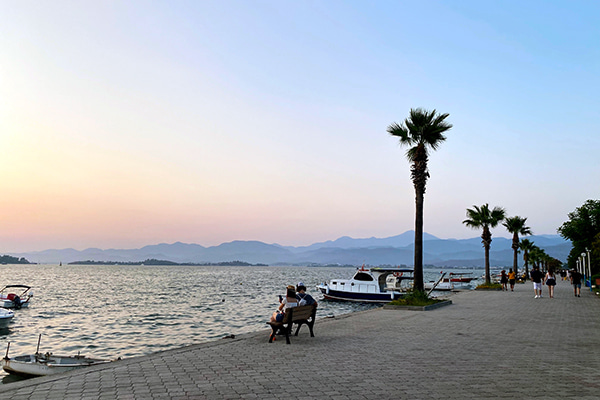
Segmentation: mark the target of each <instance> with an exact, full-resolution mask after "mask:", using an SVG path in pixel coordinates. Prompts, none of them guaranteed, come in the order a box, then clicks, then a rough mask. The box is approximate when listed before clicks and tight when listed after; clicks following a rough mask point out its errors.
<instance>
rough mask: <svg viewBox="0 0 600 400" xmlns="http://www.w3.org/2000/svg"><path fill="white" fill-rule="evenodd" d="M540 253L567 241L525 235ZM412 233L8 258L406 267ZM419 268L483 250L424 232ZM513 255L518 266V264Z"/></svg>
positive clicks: (471, 257) (506, 253) (507, 251)
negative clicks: (284, 243) (304, 242)
mask: <svg viewBox="0 0 600 400" xmlns="http://www.w3.org/2000/svg"><path fill="white" fill-rule="evenodd" d="M528 239H529V240H531V241H533V242H534V243H535V244H536V245H537V246H538V247H540V248H542V249H544V250H545V251H546V253H547V254H548V255H550V256H552V257H555V258H557V259H559V260H561V261H563V262H566V260H567V256H568V255H569V251H570V250H571V242H568V241H566V240H564V239H563V238H562V237H560V236H558V235H537V236H535V235H534V236H529V237H528ZM511 245H512V240H511V239H507V238H502V237H496V238H493V241H492V246H491V249H490V264H491V265H492V266H511V265H512V260H513V250H512V248H511ZM413 247H414V232H413V231H407V232H404V233H403V234H401V235H397V236H391V237H388V238H375V237H372V238H368V239H353V238H351V237H347V236H344V237H340V238H339V239H336V240H333V241H326V242H319V243H314V244H311V245H310V246H301V247H294V246H281V245H279V244H267V243H263V242H259V241H240V240H236V241H233V242H227V243H222V244H220V245H218V246H211V247H204V246H201V245H199V244H188V243H181V242H176V243H172V244H167V243H161V244H157V245H149V246H144V247H142V248H139V249H106V250H103V249H98V248H89V249H85V250H81V251H80V250H75V249H62V250H43V251H36V252H28V253H15V254H11V255H12V256H16V257H24V258H26V259H27V260H29V261H31V262H36V263H40V264H53V263H56V264H58V263H59V262H62V263H70V262H74V261H87V260H92V261H106V262H110V261H113V262H135V261H144V260H147V259H157V260H166V261H172V262H177V263H205V262H206V263H216V262H225V261H244V262H248V263H262V264H269V265H306V264H321V265H327V264H342V265H344V264H350V265H360V264H363V263H364V264H368V265H383V264H389V265H401V264H404V265H409V266H411V265H412V264H413ZM423 249H424V253H423V263H424V264H425V265H433V266H439V267H483V264H484V250H483V247H482V244H481V239H480V238H478V237H476V238H472V239H439V238H437V237H435V236H433V235H430V234H428V233H424V235H423ZM522 262H523V260H522V256H521V255H520V256H519V265H522Z"/></svg>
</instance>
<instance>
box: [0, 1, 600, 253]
mask: <svg viewBox="0 0 600 400" xmlns="http://www.w3.org/2000/svg"><path fill="white" fill-rule="evenodd" d="M599 91H600V2H594V1H502V2H491V1H486V2H482V1H422V2H415V1H377V2H368V1H334V0H327V1H322V0H317V1H281V0H276V1H260V0H259V1H248V0H246V1H229V0H220V1H153V2H150V1H83V2H82V1H8V0H5V1H0V148H1V151H2V153H1V154H2V156H1V157H0V185H1V188H2V191H1V195H0V253H3V254H4V253H10V252H20V251H33V250H44V249H49V248H67V247H73V248H76V249H85V248H88V247H99V248H134V247H141V246H144V245H148V244H157V243H163V242H166V243H172V242H175V241H182V242H186V243H198V244H201V245H204V246H211V245H217V244H219V243H222V242H227V241H232V240H260V241H263V242H267V243H279V244H282V245H294V246H299V245H308V244H311V243H314V242H319V241H325V240H334V239H336V238H338V237H340V236H345V235H347V236H352V237H355V238H363V237H372V236H375V237H388V236H392V235H397V234H400V233H402V232H404V231H407V230H410V229H413V228H414V189H413V186H412V183H411V181H410V166H409V163H408V161H407V160H406V158H405V155H404V154H405V150H406V149H404V148H401V147H399V145H398V141H397V139H396V138H393V137H391V136H389V135H388V134H387V133H386V128H387V126H388V125H389V124H391V123H392V122H402V121H403V120H404V119H405V118H406V117H407V115H408V112H409V110H410V108H416V107H423V108H426V109H437V110H438V111H440V112H444V113H449V114H450V117H449V118H448V122H450V123H451V124H453V125H454V127H453V129H452V130H451V131H449V132H448V133H447V138H448V139H447V141H446V142H445V143H444V144H443V145H442V146H441V147H440V148H439V150H438V151H437V152H434V153H432V155H431V158H430V173H431V179H430V180H429V182H428V186H427V192H426V194H425V226H424V230H425V231H426V232H428V233H430V234H433V235H436V236H438V237H440V238H468V237H475V236H478V235H479V232H477V231H473V230H470V229H467V228H466V227H465V226H464V225H463V224H462V223H461V221H462V220H464V219H465V218H466V216H465V210H466V208H468V207H472V206H473V205H481V204H483V203H489V204H490V206H502V207H505V208H506V209H507V212H508V215H509V216H514V215H520V216H524V217H528V224H529V226H530V227H531V228H532V230H533V231H534V233H535V234H556V228H557V227H558V226H560V225H561V224H562V223H563V222H564V221H566V220H567V219H568V217H567V214H568V213H569V212H571V211H573V210H574V209H575V208H576V207H579V206H581V205H582V204H583V203H584V202H585V201H586V200H587V199H590V198H593V199H598V196H599V194H598V187H599V185H598V182H599V181H600V168H599V161H598V160H599V159H600V132H599V127H600V122H599V117H600V95H599ZM493 234H494V235H496V236H505V237H506V236H508V234H507V233H506V232H505V231H504V229H503V228H497V229H495V230H494V231H493Z"/></svg>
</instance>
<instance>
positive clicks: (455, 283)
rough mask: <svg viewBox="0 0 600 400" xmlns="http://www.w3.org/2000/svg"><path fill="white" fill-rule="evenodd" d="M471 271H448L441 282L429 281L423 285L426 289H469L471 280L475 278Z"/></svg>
mask: <svg viewBox="0 0 600 400" xmlns="http://www.w3.org/2000/svg"><path fill="white" fill-rule="evenodd" d="M470 275H472V273H471V272H450V273H449V274H448V277H444V278H443V279H442V280H441V282H437V284H436V282H435V281H429V282H425V284H424V286H425V289H427V290H432V289H433V290H459V289H470V288H471V281H472V280H474V279H477V278H476V277H475V276H470Z"/></svg>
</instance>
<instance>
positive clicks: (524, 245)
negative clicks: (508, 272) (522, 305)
mask: <svg viewBox="0 0 600 400" xmlns="http://www.w3.org/2000/svg"><path fill="white" fill-rule="evenodd" d="M535 247H536V245H534V244H533V242H532V241H531V240H529V239H522V240H521V243H519V248H520V249H521V250H523V264H524V267H525V280H527V278H528V277H529V266H528V265H529V252H531V250H533V249H534V248H535Z"/></svg>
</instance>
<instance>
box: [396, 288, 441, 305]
mask: <svg viewBox="0 0 600 400" xmlns="http://www.w3.org/2000/svg"><path fill="white" fill-rule="evenodd" d="M440 301H443V300H438V299H433V298H430V297H429V296H427V293H425V292H418V291H413V292H408V293H407V294H405V295H404V296H402V298H401V299H397V300H394V301H392V302H390V303H389V304H391V305H394V306H419V307H423V306H429V305H431V304H435V303H439V302H440Z"/></svg>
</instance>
